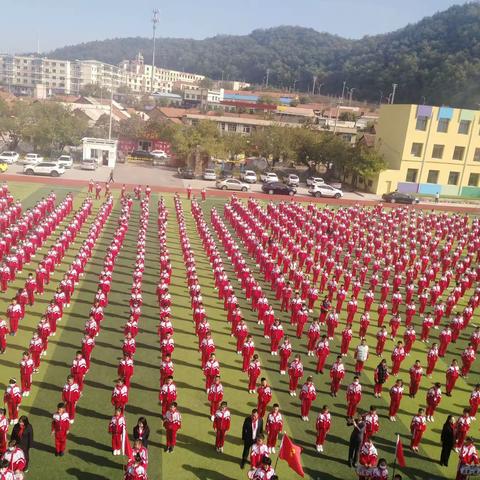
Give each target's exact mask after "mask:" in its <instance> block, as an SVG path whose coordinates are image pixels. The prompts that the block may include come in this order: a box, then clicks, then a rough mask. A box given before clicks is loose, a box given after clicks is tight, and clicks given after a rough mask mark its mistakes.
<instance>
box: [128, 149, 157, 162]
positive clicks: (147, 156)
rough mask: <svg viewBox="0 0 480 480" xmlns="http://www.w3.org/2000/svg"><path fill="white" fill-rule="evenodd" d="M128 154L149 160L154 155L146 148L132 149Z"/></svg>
mask: <svg viewBox="0 0 480 480" xmlns="http://www.w3.org/2000/svg"><path fill="white" fill-rule="evenodd" d="M130 156H131V157H134V158H141V159H145V160H151V159H153V158H155V156H154V155H152V154H151V153H150V152H147V151H146V150H134V151H133V152H131V153H130Z"/></svg>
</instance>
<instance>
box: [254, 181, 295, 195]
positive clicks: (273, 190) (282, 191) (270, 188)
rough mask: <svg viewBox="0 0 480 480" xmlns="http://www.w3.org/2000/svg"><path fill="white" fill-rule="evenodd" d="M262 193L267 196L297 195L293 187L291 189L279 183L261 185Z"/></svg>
mask: <svg viewBox="0 0 480 480" xmlns="http://www.w3.org/2000/svg"><path fill="white" fill-rule="evenodd" d="M262 191H263V192H264V193H268V194H269V195H290V196H293V195H295V194H296V193H297V189H296V188H295V187H291V186H290V185H287V184H286V183H281V182H266V183H264V184H263V185H262Z"/></svg>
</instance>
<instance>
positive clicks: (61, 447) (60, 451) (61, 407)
mask: <svg viewBox="0 0 480 480" xmlns="http://www.w3.org/2000/svg"><path fill="white" fill-rule="evenodd" d="M69 430H70V418H69V416H68V413H67V412H66V411H65V404H64V403H59V404H58V405H57V412H56V413H54V414H53V417H52V435H53V436H54V437H55V456H56V457H63V455H64V454H65V448H66V445H67V434H68V431H69Z"/></svg>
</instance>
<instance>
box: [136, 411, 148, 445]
mask: <svg viewBox="0 0 480 480" xmlns="http://www.w3.org/2000/svg"><path fill="white" fill-rule="evenodd" d="M149 436H150V427H149V426H148V424H147V419H146V418H145V417H140V418H139V419H138V421H137V424H136V425H135V426H134V427H133V439H134V440H141V441H142V445H143V446H144V447H145V448H148V437H149Z"/></svg>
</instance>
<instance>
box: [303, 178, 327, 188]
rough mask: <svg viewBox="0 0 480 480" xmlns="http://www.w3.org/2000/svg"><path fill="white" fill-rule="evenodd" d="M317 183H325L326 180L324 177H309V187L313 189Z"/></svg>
mask: <svg viewBox="0 0 480 480" xmlns="http://www.w3.org/2000/svg"><path fill="white" fill-rule="evenodd" d="M317 183H325V180H324V179H323V178H322V177H308V178H307V187H311V186H312V185H315V184H317Z"/></svg>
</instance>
